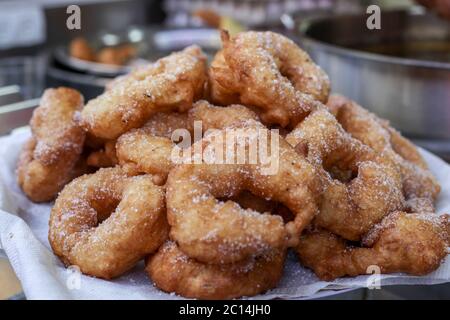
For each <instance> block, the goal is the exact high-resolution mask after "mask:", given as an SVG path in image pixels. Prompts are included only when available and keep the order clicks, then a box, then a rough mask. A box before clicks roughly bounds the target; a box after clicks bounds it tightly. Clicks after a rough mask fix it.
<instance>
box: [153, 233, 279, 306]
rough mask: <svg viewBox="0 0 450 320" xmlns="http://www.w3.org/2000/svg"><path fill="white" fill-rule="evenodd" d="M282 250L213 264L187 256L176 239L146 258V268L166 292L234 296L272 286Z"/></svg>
mask: <svg viewBox="0 0 450 320" xmlns="http://www.w3.org/2000/svg"><path fill="white" fill-rule="evenodd" d="M285 252H286V250H281V251H276V252H272V253H269V254H267V255H265V256H261V257H256V258H251V259H250V260H248V261H241V262H238V263H235V264H228V265H217V264H216V265H214V264H205V263H201V262H198V261H195V260H194V259H192V258H189V257H188V256H186V255H185V254H184V253H183V252H182V251H181V250H180V249H179V248H178V247H177V245H176V244H175V242H172V241H168V242H166V243H165V244H164V245H163V246H162V247H161V248H160V249H159V251H158V253H156V254H155V255H153V256H152V257H149V258H148V259H147V265H146V271H147V273H148V274H149V277H150V278H151V279H152V280H153V282H154V283H155V285H156V286H157V287H158V288H160V289H161V290H164V291H166V292H175V293H177V294H179V295H182V296H183V297H187V298H196V299H233V298H238V297H242V296H254V295H257V294H259V293H263V292H265V291H267V290H269V289H272V288H274V287H275V286H276V285H277V283H278V282H279V280H280V279H281V276H282V274H283V267H284V261H285V256H286V254H285Z"/></svg>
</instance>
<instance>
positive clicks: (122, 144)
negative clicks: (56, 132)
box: [116, 100, 258, 184]
mask: <svg viewBox="0 0 450 320" xmlns="http://www.w3.org/2000/svg"><path fill="white" fill-rule="evenodd" d="M154 118H155V119H153V118H152V119H150V120H149V122H147V124H146V125H145V126H144V127H143V128H139V129H133V130H131V131H129V132H127V133H125V134H123V135H122V136H121V137H120V138H119V139H118V140H117V144H116V153H117V158H118V161H119V163H120V165H122V166H126V167H127V168H128V169H130V170H133V171H136V172H139V173H148V174H152V175H153V176H154V178H155V180H154V181H155V183H156V184H163V183H165V181H166V179H167V175H168V174H169V171H170V170H171V169H172V168H173V167H174V165H175V164H174V163H173V162H172V160H171V154H172V150H173V148H174V146H175V143H174V142H172V140H171V139H170V138H171V136H172V133H174V132H175V130H177V129H186V130H187V132H189V134H193V130H194V129H193V128H194V122H195V121H199V122H201V123H199V124H200V125H201V129H202V132H206V131H208V130H210V129H222V128H226V127H230V126H237V125H240V124H242V123H244V122H246V121H248V120H257V119H258V117H257V115H256V114H255V113H254V112H253V111H251V110H249V109H248V108H246V107H244V106H239V105H232V106H229V107H216V106H213V105H211V104H209V103H208V102H207V101H204V100H201V101H198V102H197V103H195V104H194V107H193V108H192V109H191V110H189V112H188V113H184V114H183V113H160V114H157V115H156V116H155V117H154Z"/></svg>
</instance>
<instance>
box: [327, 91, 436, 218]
mask: <svg viewBox="0 0 450 320" xmlns="http://www.w3.org/2000/svg"><path fill="white" fill-rule="evenodd" d="M328 107H329V108H330V110H331V111H332V112H333V113H334V114H335V116H336V119H338V121H339V122H340V123H341V124H342V126H343V127H344V129H345V130H346V131H347V132H349V133H350V134H351V135H352V136H353V137H355V138H356V139H358V140H360V141H362V142H363V143H365V144H367V145H368V146H370V147H371V148H373V149H374V150H375V151H376V152H378V153H383V154H385V156H386V157H388V158H390V159H391V161H393V162H394V163H395V164H396V165H397V166H398V169H399V170H400V173H401V175H402V180H403V193H404V195H405V198H406V200H407V203H408V206H409V211H411V212H433V211H434V201H435V200H436V198H437V196H438V194H439V192H440V186H439V184H438V182H437V181H436V179H435V178H434V176H433V175H432V173H431V172H430V171H429V170H428V168H427V165H426V163H425V160H424V159H423V158H422V156H421V155H420V153H419V151H418V150H417V148H416V147H415V146H414V145H413V144H412V143H411V142H410V141H408V140H407V139H405V138H404V137H402V135H401V134H400V133H399V132H397V131H396V130H395V129H393V128H392V127H390V126H389V123H388V122H387V121H385V120H381V119H380V118H378V117H377V116H376V115H374V114H372V113H370V112H369V111H367V110H365V109H364V108H362V107H361V106H359V105H358V104H356V103H355V102H353V101H351V100H349V99H347V98H345V97H341V96H332V97H330V100H329V102H328Z"/></svg>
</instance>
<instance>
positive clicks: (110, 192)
mask: <svg viewBox="0 0 450 320" xmlns="http://www.w3.org/2000/svg"><path fill="white" fill-rule="evenodd" d="M111 212H112V213H111ZM167 235H168V224H167V220H166V215H165V202H164V191H163V189H162V188H161V187H158V186H156V185H154V184H153V183H152V178H151V176H149V175H142V176H134V177H130V176H128V175H127V174H126V173H125V172H124V171H123V170H122V169H121V168H119V167H115V168H107V169H100V170H98V171H97V172H96V173H94V174H90V175H84V176H82V177H79V178H77V179H75V180H74V181H72V182H71V183H70V184H68V185H67V186H66V187H65V188H64V190H63V191H62V192H61V193H60V195H59V197H58V198H57V199H56V202H55V206H54V207H53V209H52V211H51V215H50V222H49V242H50V244H51V246H52V248H53V252H54V253H55V254H56V255H57V256H58V257H60V258H61V260H62V261H63V262H64V264H66V265H77V266H78V267H79V268H80V270H81V272H83V273H84V274H88V275H91V276H95V277H100V278H104V279H111V278H114V277H116V276H118V275H120V274H122V273H124V272H125V271H127V270H129V269H130V268H132V267H133V266H134V265H135V264H136V263H137V262H138V261H139V260H140V259H142V258H144V257H145V256H146V255H148V254H150V253H152V252H154V251H156V250H157V249H158V247H159V246H160V245H161V244H162V243H163V242H164V241H165V240H166V238H167Z"/></svg>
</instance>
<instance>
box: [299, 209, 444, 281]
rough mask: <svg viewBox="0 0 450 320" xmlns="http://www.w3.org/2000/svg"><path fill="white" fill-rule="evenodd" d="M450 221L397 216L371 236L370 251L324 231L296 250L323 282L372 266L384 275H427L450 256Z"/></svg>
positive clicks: (313, 234)
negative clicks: (449, 247) (376, 267)
mask: <svg viewBox="0 0 450 320" xmlns="http://www.w3.org/2000/svg"><path fill="white" fill-rule="evenodd" d="M449 217H450V216H449V215H447V214H445V215H441V216H437V215H430V214H428V213H425V214H417V213H416V214H407V213H405V212H395V213H392V214H390V215H389V216H387V217H386V218H384V220H383V221H382V222H381V223H380V224H379V225H377V226H376V227H375V228H374V229H373V230H372V231H371V232H370V233H369V235H368V238H367V239H365V242H366V244H367V245H370V246H371V247H370V248H357V247H352V246H350V245H349V244H347V243H346V241H345V240H343V239H342V238H339V237H338V236H336V235H334V234H331V233H329V232H327V231H325V230H312V231H308V232H306V233H305V234H304V235H303V236H302V238H301V240H300V243H299V245H298V247H297V249H296V250H297V253H298V255H299V258H300V261H301V263H302V264H303V265H305V266H307V267H309V268H311V269H312V270H313V271H314V272H315V273H316V275H317V276H318V277H319V278H320V279H322V280H328V281H329V280H333V279H336V278H338V277H343V276H357V275H360V274H368V273H370V272H369V270H368V268H369V267H370V266H378V267H379V268H380V269H381V273H393V272H406V273H409V274H413V275H424V274H427V273H430V272H431V271H433V270H436V269H437V268H438V267H439V265H440V264H441V262H442V261H443V259H444V258H445V257H446V256H447V247H448V245H449V244H450V243H449V230H450V221H449Z"/></svg>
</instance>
